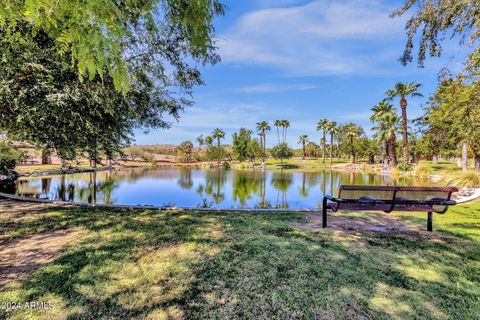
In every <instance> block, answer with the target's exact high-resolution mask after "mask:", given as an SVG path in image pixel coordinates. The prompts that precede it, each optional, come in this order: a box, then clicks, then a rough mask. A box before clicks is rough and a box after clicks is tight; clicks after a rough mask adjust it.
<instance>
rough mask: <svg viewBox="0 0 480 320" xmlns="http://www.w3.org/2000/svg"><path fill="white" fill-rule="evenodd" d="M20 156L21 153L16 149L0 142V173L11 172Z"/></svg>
mask: <svg viewBox="0 0 480 320" xmlns="http://www.w3.org/2000/svg"><path fill="white" fill-rule="evenodd" d="M21 157H22V153H21V152H20V151H18V149H16V148H14V147H11V146H9V145H7V144H6V143H4V142H0V174H5V175H7V174H11V173H12V172H13V171H14V169H15V167H16V166H17V163H18V162H19V161H20V158H21Z"/></svg>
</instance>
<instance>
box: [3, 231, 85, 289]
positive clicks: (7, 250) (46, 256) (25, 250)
mask: <svg viewBox="0 0 480 320" xmlns="http://www.w3.org/2000/svg"><path fill="white" fill-rule="evenodd" d="M85 234H86V232H85V231H84V230H82V229H70V230H61V231H54V232H48V233H43V234H36V235H33V236H29V237H25V238H22V239H19V240H14V241H11V242H9V243H6V244H4V245H2V247H1V248H0V289H2V288H5V287H6V286H8V285H9V284H10V283H11V282H12V281H14V280H17V279H19V278H20V277H22V276H24V275H26V274H29V273H31V272H33V271H34V270H35V269H37V268H38V267H41V266H42V265H45V264H47V263H49V262H51V261H52V260H53V259H54V258H55V257H56V256H58V254H59V253H60V252H61V251H62V249H64V248H65V247H66V246H67V245H68V244H69V243H71V242H72V241H75V240H79V239H81V238H82V237H83V236H84V235H85Z"/></svg>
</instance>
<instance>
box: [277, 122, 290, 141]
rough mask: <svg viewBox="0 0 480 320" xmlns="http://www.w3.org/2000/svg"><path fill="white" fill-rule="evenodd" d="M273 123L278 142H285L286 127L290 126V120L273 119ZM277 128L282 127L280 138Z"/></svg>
mask: <svg viewBox="0 0 480 320" xmlns="http://www.w3.org/2000/svg"><path fill="white" fill-rule="evenodd" d="M273 125H274V126H275V127H276V128H277V137H278V144H281V143H287V129H288V128H290V121H288V120H275V122H274V123H273ZM278 128H282V139H281V140H280V134H279V130H278Z"/></svg>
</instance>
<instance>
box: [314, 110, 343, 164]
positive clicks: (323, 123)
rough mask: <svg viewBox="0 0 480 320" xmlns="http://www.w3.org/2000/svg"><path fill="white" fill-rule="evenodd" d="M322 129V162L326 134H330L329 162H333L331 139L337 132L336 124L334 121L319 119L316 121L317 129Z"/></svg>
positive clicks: (324, 154)
mask: <svg viewBox="0 0 480 320" xmlns="http://www.w3.org/2000/svg"><path fill="white" fill-rule="evenodd" d="M320 130H321V131H322V139H321V145H322V162H323V163H325V157H326V143H327V142H326V136H327V134H330V164H332V162H333V160H332V159H333V142H334V141H333V140H334V136H335V135H336V134H337V133H338V130H339V128H338V126H337V123H336V122H335V121H330V120H328V119H320V120H319V121H318V123H317V131H320Z"/></svg>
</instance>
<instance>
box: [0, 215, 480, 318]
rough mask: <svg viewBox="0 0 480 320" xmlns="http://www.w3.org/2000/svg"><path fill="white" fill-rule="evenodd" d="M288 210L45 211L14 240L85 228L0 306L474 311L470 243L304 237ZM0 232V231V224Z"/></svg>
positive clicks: (163, 314) (94, 312)
mask: <svg viewBox="0 0 480 320" xmlns="http://www.w3.org/2000/svg"><path fill="white" fill-rule="evenodd" d="M298 218H299V215H296V214H293V213H280V214H269V213H228V214H226V213H222V212H212V213H205V212H202V213H200V212H158V211H127V210H110V211H105V210H99V209H78V208H75V209H63V210H61V211H53V212H52V211H51V210H50V211H48V212H47V211H46V212H45V213H44V214H42V215H39V216H37V219H36V220H35V219H33V220H31V221H28V220H22V221H18V222H17V223H15V226H14V228H18V230H21V231H20V232H17V233H15V232H14V231H13V230H10V228H12V226H11V225H8V226H7V228H6V230H7V232H10V234H11V236H12V237H18V236H19V234H32V233H36V232H38V231H39V230H51V229H59V228H60V229H61V228H73V227H78V226H83V227H84V228H85V229H87V230H88V231H89V233H88V236H87V238H86V239H84V241H83V242H82V243H81V244H79V245H76V246H73V247H69V248H68V249H67V250H66V251H65V252H64V253H63V254H62V255H61V256H60V257H58V258H57V259H56V260H55V261H53V262H52V263H50V264H48V265H47V266H45V267H43V268H41V269H39V270H38V271H37V272H36V273H35V274H33V275H32V276H30V277H29V278H28V279H26V280H25V281H23V282H21V283H19V284H18V285H17V286H15V287H13V288H11V289H10V290H8V291H6V292H4V293H0V297H1V299H0V301H3V300H6V299H12V300H10V301H17V300H19V301H35V300H48V299H51V300H54V301H55V302H56V304H55V306H56V307H55V309H54V310H18V311H16V312H14V314H10V313H5V311H0V317H1V316H2V313H1V312H4V313H3V316H4V317H10V316H12V315H13V316H15V317H17V318H27V317H38V318H45V319H51V318H56V319H62V318H64V319H85V318H91V319H106V318H108V319H112V318H113V319H119V318H132V319H145V318H147V319H148V318H151V319H161V318H187V319H205V318H212V319H228V318H264V319H267V318H283V317H285V315H288V317H289V318H298V319H319V318H323V319H346V318H355V319H358V318H365V319H371V318H379V319H381V318H399V319H402V318H404V319H411V318H415V317H416V318H422V319H423V318H424V319H441V318H454V319H472V318H474V317H475V315H478V314H479V313H480V307H479V304H478V300H479V299H480V289H479V288H480V273H479V268H480V261H479V259H480V258H479V257H480V250H479V245H478V243H477V242H472V241H464V240H461V239H455V238H448V239H447V238H441V237H437V236H436V235H435V234H432V235H425V234H423V235H420V234H405V233H376V232H358V233H335V232H319V233H312V232H305V231H302V230H299V229H296V228H294V227H292V226H291V225H290V224H289V222H291V221H292V220H294V219H298ZM3 226H4V227H3V228H5V225H3Z"/></svg>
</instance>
